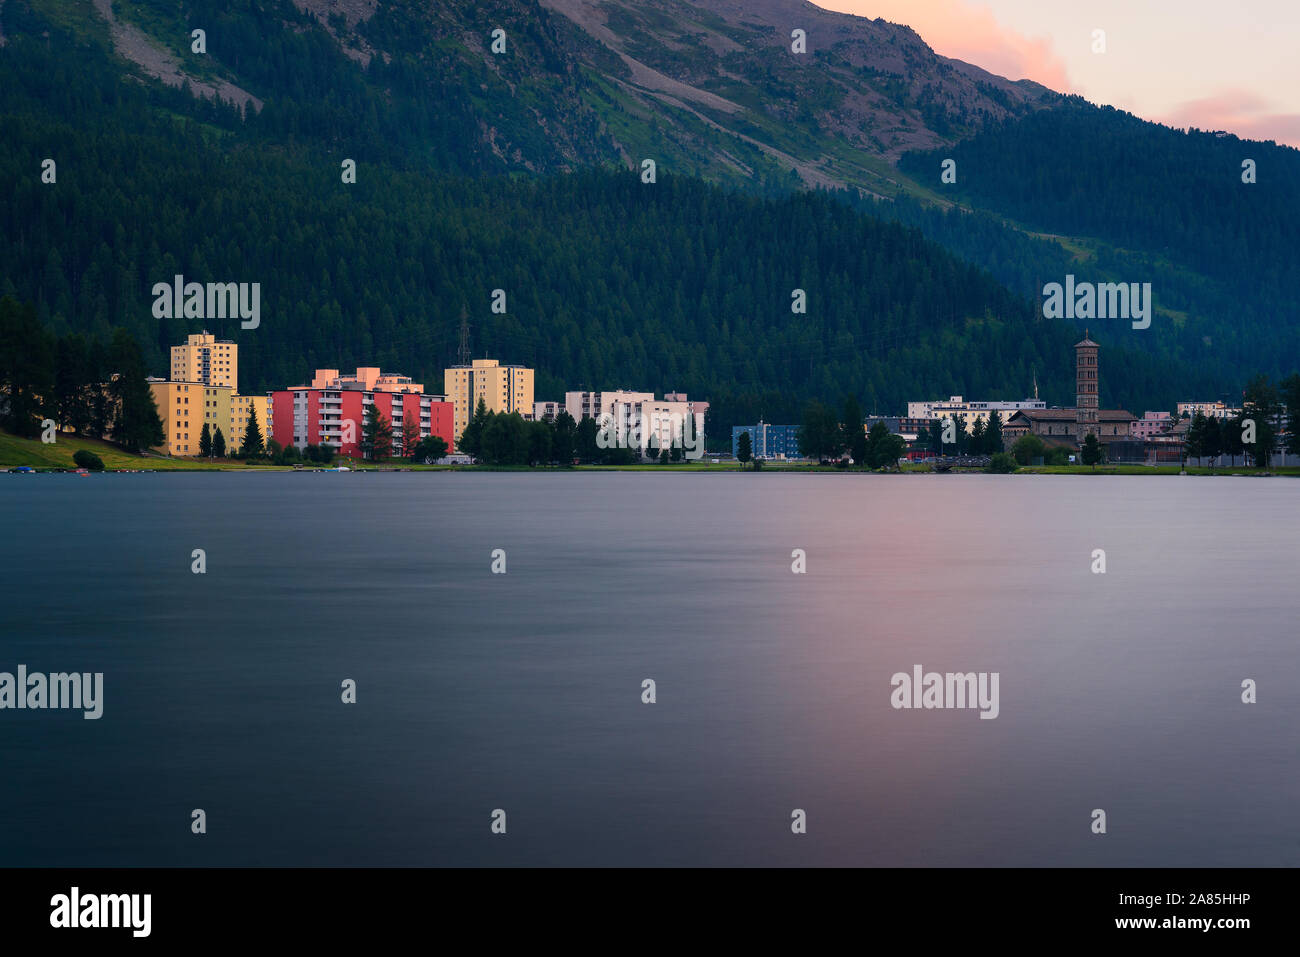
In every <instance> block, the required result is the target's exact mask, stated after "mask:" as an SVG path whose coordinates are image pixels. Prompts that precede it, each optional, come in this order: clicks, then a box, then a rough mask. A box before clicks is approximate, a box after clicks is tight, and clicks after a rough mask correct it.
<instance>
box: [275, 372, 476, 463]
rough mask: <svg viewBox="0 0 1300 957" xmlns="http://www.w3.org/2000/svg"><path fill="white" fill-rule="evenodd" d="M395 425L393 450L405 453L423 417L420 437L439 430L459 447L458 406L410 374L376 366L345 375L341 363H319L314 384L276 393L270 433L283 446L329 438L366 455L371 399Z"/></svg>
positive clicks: (450, 445) (348, 452)
mask: <svg viewBox="0 0 1300 957" xmlns="http://www.w3.org/2000/svg"><path fill="white" fill-rule="evenodd" d="M372 403H373V404H374V405H376V406H378V407H379V411H380V413H382V414H383V416H384V418H386V419H387V420H388V421H389V422H391V423H392V426H393V454H394V455H402V454H405V452H404V450H403V448H402V436H403V434H404V433H405V429H406V425H407V423H410V422H418V423H419V427H420V438H425V437H426V436H429V435H436V436H438V437H439V438H441V439H442V440H443V441H445V442H446V443H447V449H448V451H449V452H450V451H452V450H453V449H454V448H455V438H456V437H455V435H454V434H453V419H452V414H453V406H452V404H451V403H450V402H447V401H445V400H444V398H443V396H440V395H426V394H425V392H424V386H423V385H421V384H420V383H418V382H412V381H411V380H410V379H409V378H407V377H406V376H400V375H392V374H381V373H380V371H379V369H377V368H373V367H371V368H360V369H357V372H356V375H349V376H340V375H339V374H338V370H337V369H317V370H316V376H315V378H313V380H312V384H311V385H309V386H306V385H302V386H293V387H292V388H289V389H281V390H278V391H275V392H272V393H271V423H272V425H271V436H272V438H274V439H275V441H277V442H279V443H280V445H282V446H285V447H287V446H290V445H296V446H297V447H298V448H300V449H301V448H305V447H306V446H307V445H308V444H312V445H320V444H322V443H328V444H329V445H331V446H333V447H334V449H335V451H336V452H337V453H338V454H340V455H344V456H352V457H359V456H360V455H361V437H362V429H363V426H364V424H365V421H366V413H367V412H368V411H369V409H370V406H371V404H372Z"/></svg>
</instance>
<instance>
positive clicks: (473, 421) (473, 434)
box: [456, 396, 492, 458]
mask: <svg viewBox="0 0 1300 957" xmlns="http://www.w3.org/2000/svg"><path fill="white" fill-rule="evenodd" d="M491 418H492V413H491V412H489V411H488V407H487V403H486V402H485V401H484V400H483V397H482V396H480V397H479V400H478V405H477V406H475V407H474V414H473V415H472V416H470V420H469V421H468V422H467V423H465V430H464V431H463V432H461V434H460V438H459V439H458V440H457V442H456V451H458V452H464V453H465V454H466V455H470V456H474V457H476V458H477V457H478V454H479V452H480V451H481V449H482V441H483V429H484V428H485V427H486V426H487V424H488V422H489V421H490V420H491Z"/></svg>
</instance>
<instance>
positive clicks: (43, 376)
mask: <svg viewBox="0 0 1300 957" xmlns="http://www.w3.org/2000/svg"><path fill="white" fill-rule="evenodd" d="M46 422H51V423H53V424H54V425H55V426H57V427H58V428H60V429H61V430H63V431H70V432H76V433H77V434H79V435H85V436H89V437H91V438H96V439H111V440H112V441H113V442H116V443H117V444H118V445H120V446H121V447H122V448H123V449H125V450H126V451H128V452H140V451H142V450H144V449H148V448H153V447H155V446H158V445H161V444H162V443H163V441H164V439H165V435H164V433H163V423H162V419H161V418H160V417H159V415H158V409H157V406H156V405H155V404H154V398H153V391H152V390H151V389H150V388H149V383H148V381H147V377H146V373H145V363H144V357H143V354H142V352H141V349H140V344H139V343H138V342H136V340H135V339H134V338H133V337H132V336H131V335H130V334H129V333H128V332H127V331H126V330H125V329H115V330H113V333H112V337H111V339H110V340H109V342H108V343H107V344H105V343H104V342H103V341H102V340H100V339H97V338H89V337H87V336H85V335H83V334H81V333H79V332H69V333H66V334H64V335H62V336H56V335H54V334H53V333H51V332H49V331H48V330H47V329H46V328H45V327H44V326H43V325H42V324H41V322H40V321H39V319H38V318H37V315H36V309H35V308H34V307H33V306H32V305H31V304H30V303H20V302H18V301H17V300H16V299H14V298H13V297H12V296H5V297H4V298H0V426H2V427H3V428H4V429H5V430H6V431H9V432H12V433H13V434H15V435H20V436H23V437H25V438H34V437H35V436H37V435H39V434H41V433H42V431H44V423H46Z"/></svg>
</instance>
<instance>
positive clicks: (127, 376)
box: [109, 329, 167, 452]
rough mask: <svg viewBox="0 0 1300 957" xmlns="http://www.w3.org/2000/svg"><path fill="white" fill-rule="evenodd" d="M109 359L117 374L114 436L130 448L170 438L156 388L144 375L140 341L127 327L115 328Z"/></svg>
mask: <svg viewBox="0 0 1300 957" xmlns="http://www.w3.org/2000/svg"><path fill="white" fill-rule="evenodd" d="M109 362H110V363H111V364H112V365H113V367H114V372H115V375H114V377H113V379H112V381H111V383H110V385H109V392H110V393H111V394H112V397H113V401H114V403H115V405H116V412H117V415H116V417H115V419H114V422H113V439H114V441H116V442H117V443H118V444H119V445H121V446H122V447H123V448H124V449H126V450H127V451H128V452H139V451H141V450H142V449H151V448H154V447H156V446H159V445H162V444H163V443H164V442H165V441H166V440H167V435H166V433H165V432H164V431H163V424H162V419H161V418H160V417H159V415H158V407H157V406H156V405H155V404H154V398H153V390H152V389H150V388H149V383H148V381H146V379H145V373H144V358H143V356H142V355H141V353H140V344H139V343H138V342H136V341H135V340H134V339H132V338H131V336H130V335H129V334H128V333H127V331H126V330H125V329H117V330H115V331H114V332H113V344H112V346H111V347H110V350H109Z"/></svg>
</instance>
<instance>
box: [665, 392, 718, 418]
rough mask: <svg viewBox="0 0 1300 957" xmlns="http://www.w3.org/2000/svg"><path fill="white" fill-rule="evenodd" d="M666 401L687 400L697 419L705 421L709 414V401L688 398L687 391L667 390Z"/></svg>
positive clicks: (692, 413)
mask: <svg viewBox="0 0 1300 957" xmlns="http://www.w3.org/2000/svg"><path fill="white" fill-rule="evenodd" d="M664 401H665V402H685V403H686V405H687V407H688V408H689V409H690V411H691V415H693V416H695V417H696V421H698V422H703V421H704V420H705V416H707V415H708V414H709V403H707V402H704V401H703V400H701V399H688V398H687V397H686V393H685V392H665V393H664Z"/></svg>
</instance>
